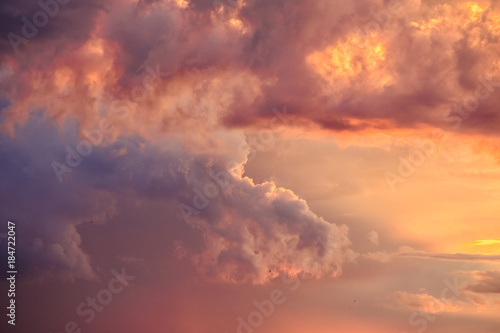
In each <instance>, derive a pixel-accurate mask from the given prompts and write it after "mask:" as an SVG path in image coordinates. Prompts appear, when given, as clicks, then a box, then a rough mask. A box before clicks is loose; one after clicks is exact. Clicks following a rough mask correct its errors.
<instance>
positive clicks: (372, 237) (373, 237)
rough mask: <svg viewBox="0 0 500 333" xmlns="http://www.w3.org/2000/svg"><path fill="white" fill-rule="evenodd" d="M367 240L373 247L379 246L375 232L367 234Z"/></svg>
mask: <svg viewBox="0 0 500 333" xmlns="http://www.w3.org/2000/svg"><path fill="white" fill-rule="evenodd" d="M368 240H369V241H370V242H371V243H372V244H374V245H379V242H378V232H376V231H370V232H369V233H368Z"/></svg>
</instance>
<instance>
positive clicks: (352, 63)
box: [306, 33, 394, 90]
mask: <svg viewBox="0 0 500 333" xmlns="http://www.w3.org/2000/svg"><path fill="white" fill-rule="evenodd" d="M361 39H363V37H361V36H359V35H358V34H356V33H355V34H352V35H350V36H348V38H347V40H346V41H344V42H340V43H337V44H335V45H332V46H329V47H327V48H326V49H325V50H322V51H316V52H313V53H312V54H310V55H309V56H307V58H306V62H307V63H308V64H309V65H310V66H311V67H312V68H313V69H314V71H316V72H317V73H318V74H320V75H321V76H323V77H324V78H325V79H326V80H327V81H329V82H330V83H331V87H330V88H334V90H338V89H339V88H342V87H343V86H346V85H347V84H349V83H351V82H352V81H354V80H356V81H358V80H359V81H361V85H362V86H363V87H364V88H372V89H375V90H377V89H380V88H383V87H385V86H386V85H388V84H390V83H392V82H394V79H393V77H392V76H391V75H390V74H389V72H388V71H387V69H386V47H385V45H384V44H383V42H382V41H381V40H377V39H375V38H371V37H364V40H361Z"/></svg>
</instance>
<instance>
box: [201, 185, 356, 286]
mask: <svg viewBox="0 0 500 333" xmlns="http://www.w3.org/2000/svg"><path fill="white" fill-rule="evenodd" d="M227 194H228V195H227V196H226V195H223V196H222V197H221V199H220V200H217V202H216V205H217V207H213V205H212V206H211V207H210V213H209V214H207V215H208V217H207V218H206V219H200V218H197V219H196V220H195V221H196V222H195V225H196V227H198V228H200V229H201V230H202V231H203V234H204V240H205V249H204V250H203V251H202V253H201V254H199V255H197V256H196V257H195V259H194V261H195V264H196V265H197V267H198V268H199V269H200V270H201V271H202V272H203V273H204V275H206V276H207V277H209V278H212V279H222V280H226V281H232V282H265V281H268V280H270V279H271V278H273V277H275V276H277V275H278V274H280V273H285V274H288V275H296V274H298V273H308V274H310V275H312V276H314V277H324V276H338V275H339V274H340V273H341V267H342V264H343V263H344V262H345V261H349V260H352V259H353V258H354V254H353V253H352V251H349V250H348V249H346V247H347V246H348V245H349V244H350V242H349V238H348V234H347V233H348V228H347V227H346V226H341V227H339V226H337V225H335V224H331V223H328V222H326V221H325V220H323V219H322V218H320V217H318V216H317V215H316V214H314V213H313V212H311V211H310V209H309V207H308V206H307V204H306V203H305V201H303V200H300V199H299V198H298V197H297V196H296V195H294V194H293V193H292V192H291V191H289V190H285V189H283V188H276V187H275V185H274V184H272V183H264V184H261V185H255V184H253V182H252V181H251V180H250V179H248V178H244V179H239V180H235V183H234V184H232V185H230V186H228V188H227Z"/></svg>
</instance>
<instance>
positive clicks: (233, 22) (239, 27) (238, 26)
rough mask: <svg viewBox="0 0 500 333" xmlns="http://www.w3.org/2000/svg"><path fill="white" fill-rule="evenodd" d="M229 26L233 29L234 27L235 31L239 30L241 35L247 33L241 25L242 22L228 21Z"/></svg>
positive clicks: (237, 20) (236, 20)
mask: <svg viewBox="0 0 500 333" xmlns="http://www.w3.org/2000/svg"><path fill="white" fill-rule="evenodd" d="M229 24H230V25H231V26H233V27H235V28H236V29H238V30H240V31H241V32H242V33H245V32H247V29H246V28H245V26H244V25H243V22H242V21H241V20H239V19H235V18H233V19H230V20H229Z"/></svg>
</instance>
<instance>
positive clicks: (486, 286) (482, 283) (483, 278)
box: [464, 271, 500, 294]
mask: <svg viewBox="0 0 500 333" xmlns="http://www.w3.org/2000/svg"><path fill="white" fill-rule="evenodd" d="M473 276H474V278H475V279H476V282H475V283H470V284H468V285H467V286H465V288H464V289H465V290H467V291H472V292H475V293H481V294H486V293H492V294H498V293H500V271H485V272H475V273H474V274H473Z"/></svg>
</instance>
